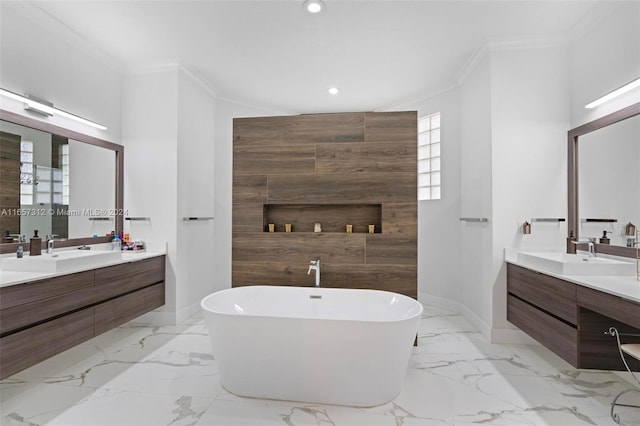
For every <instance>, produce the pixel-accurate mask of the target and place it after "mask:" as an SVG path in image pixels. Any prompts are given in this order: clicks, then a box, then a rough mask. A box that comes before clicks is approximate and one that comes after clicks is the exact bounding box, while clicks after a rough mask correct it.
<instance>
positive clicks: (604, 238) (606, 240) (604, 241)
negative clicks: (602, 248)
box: [600, 231, 611, 244]
mask: <svg viewBox="0 0 640 426" xmlns="http://www.w3.org/2000/svg"><path fill="white" fill-rule="evenodd" d="M610 233H611V232H610V231H602V237H600V244H609V243H610V242H611V240H610V239H609V238H607V234H610Z"/></svg>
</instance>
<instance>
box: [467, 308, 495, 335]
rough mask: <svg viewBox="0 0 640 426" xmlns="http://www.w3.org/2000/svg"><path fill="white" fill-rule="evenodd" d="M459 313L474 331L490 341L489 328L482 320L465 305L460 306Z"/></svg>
mask: <svg viewBox="0 0 640 426" xmlns="http://www.w3.org/2000/svg"><path fill="white" fill-rule="evenodd" d="M460 313H461V314H462V316H463V317H464V318H465V319H466V320H467V321H469V322H470V323H471V325H472V326H473V327H474V328H475V329H476V330H478V331H479V332H480V334H482V335H483V336H484V337H485V338H486V339H487V340H488V341H491V327H489V326H488V325H487V323H485V322H484V321H483V320H482V318H480V317H479V316H477V315H476V314H475V313H474V312H473V311H471V310H470V309H469V308H467V307H466V306H465V305H461V306H460Z"/></svg>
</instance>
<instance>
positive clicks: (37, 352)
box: [0, 308, 94, 379]
mask: <svg viewBox="0 0 640 426" xmlns="http://www.w3.org/2000/svg"><path fill="white" fill-rule="evenodd" d="M93 320H94V312H93V308H89V309H84V310H81V311H78V312H75V313H72V314H69V315H65V316H63V317H61V318H58V319H55V320H53V321H49V322H46V323H44V324H41V325H38V326H35V327H31V328H28V329H26V330H23V331H20V332H17V333H13V334H10V335H8V336H5V337H2V338H1V339H0V379H4V378H5V377H8V376H11V375H12V374H15V373H17V372H19V371H21V370H23V369H25V368H27V367H30V366H32V365H34V364H37V363H38V362H40V361H44V360H45V359H47V358H49V357H51V356H53V355H56V354H58V353H60V352H62V351H64V350H67V349H69V348H71V347H72V346H75V345H77V344H79V343H82V342H84V341H86V340H89V339H91V338H92V337H93Z"/></svg>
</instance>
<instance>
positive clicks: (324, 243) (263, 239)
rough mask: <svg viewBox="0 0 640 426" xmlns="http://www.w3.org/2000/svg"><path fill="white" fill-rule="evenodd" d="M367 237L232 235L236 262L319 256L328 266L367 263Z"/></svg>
mask: <svg viewBox="0 0 640 426" xmlns="http://www.w3.org/2000/svg"><path fill="white" fill-rule="evenodd" d="M364 245H365V234H327V233H294V232H292V233H268V232H261V233H256V234H248V233H247V234H233V249H232V256H233V261H234V262H237V261H261V262H280V261H282V259H287V261H288V262H299V263H300V264H302V265H305V266H306V267H308V265H309V260H310V259H312V258H314V257H315V256H320V258H321V260H322V259H324V261H325V262H329V263H364V250H365V247H364Z"/></svg>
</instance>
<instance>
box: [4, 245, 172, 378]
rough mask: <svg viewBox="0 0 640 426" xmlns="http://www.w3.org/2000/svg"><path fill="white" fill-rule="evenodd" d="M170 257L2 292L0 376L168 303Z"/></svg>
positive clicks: (79, 274) (75, 274)
mask: <svg viewBox="0 0 640 426" xmlns="http://www.w3.org/2000/svg"><path fill="white" fill-rule="evenodd" d="M164 277H165V256H157V257H151V258H147V259H144V260H139V261H135V262H129V263H123V264H119V265H114V266H108V267H105V268H99V269H95V270H89V271H83V272H78V273H73V274H67V275H61V276H57V277H54V278H49V279H43V280H37V281H32V282H26V283H22V284H16V285H11V286H7V287H1V288H0V378H5V377H7V376H10V375H12V374H15V373H17V372H18V371H21V370H23V369H25V368H27V367H30V366H32V365H34V364H36V363H38V362H40V361H43V360H45V359H47V358H49V357H51V356H53V355H56V354H58V353H60V352H62V351H64V350H66V349H69V348H71V347H73V346H75V345H77V344H79V343H82V342H84V341H86V340H88V339H90V338H92V337H94V336H97V335H99V334H101V333H104V332H105V331H108V330H110V329H112V328H114V327H116V326H118V325H120V324H123V323H125V322H127V321H129V320H132V319H134V318H136V317H138V316H140V315H142V314H144V313H146V312H149V311H151V310H153V309H155V308H157V307H160V306H162V305H163V304H164V303H165V288H164Z"/></svg>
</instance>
